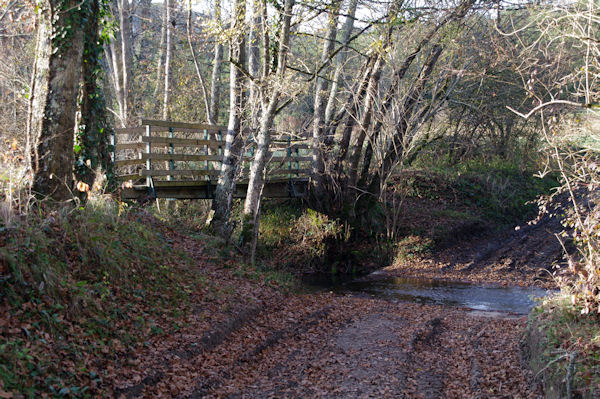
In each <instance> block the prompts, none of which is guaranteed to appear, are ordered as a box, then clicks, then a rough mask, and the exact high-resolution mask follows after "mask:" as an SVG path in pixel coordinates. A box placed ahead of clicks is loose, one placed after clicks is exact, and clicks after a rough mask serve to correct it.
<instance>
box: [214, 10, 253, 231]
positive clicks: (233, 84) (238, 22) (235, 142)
mask: <svg viewBox="0 0 600 399" xmlns="http://www.w3.org/2000/svg"><path fill="white" fill-rule="evenodd" d="M245 15H246V0H234V3H233V12H232V17H231V27H230V29H231V32H232V33H231V37H232V38H231V42H230V46H229V48H230V65H231V66H230V70H229V123H228V125H227V135H226V136H225V149H224V151H223V162H222V164H221V173H220V175H219V181H218V182H217V187H216V190H215V197H214V200H213V202H212V210H213V217H212V220H211V226H212V227H213V228H214V229H215V230H217V231H218V232H220V234H222V235H223V236H225V237H229V235H230V230H231V229H230V227H231V226H230V224H229V215H230V212H231V204H232V202H233V194H234V192H235V183H236V171H237V167H238V164H239V161H240V157H241V149H242V140H241V135H240V133H241V127H242V112H243V108H244V103H245V96H244V92H243V88H242V83H243V75H242V71H241V69H243V68H245V64H246V36H245V32H244V27H245Z"/></svg>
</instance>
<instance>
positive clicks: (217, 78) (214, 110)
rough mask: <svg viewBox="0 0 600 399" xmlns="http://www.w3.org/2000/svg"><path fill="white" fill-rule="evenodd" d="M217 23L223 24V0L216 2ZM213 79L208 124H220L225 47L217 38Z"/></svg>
mask: <svg viewBox="0 0 600 399" xmlns="http://www.w3.org/2000/svg"><path fill="white" fill-rule="evenodd" d="M215 21H216V23H218V24H220V23H221V0H215ZM215 39H216V42H215V51H214V53H215V54H214V57H213V69H212V78H211V80H210V106H209V108H210V113H209V115H208V123H210V124H213V125H216V124H218V123H219V100H220V97H221V65H222V64H223V45H222V44H221V43H220V42H219V40H218V38H215Z"/></svg>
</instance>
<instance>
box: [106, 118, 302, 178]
mask: <svg viewBox="0 0 600 399" xmlns="http://www.w3.org/2000/svg"><path fill="white" fill-rule="evenodd" d="M141 125H142V126H140V127H134V128H123V129H115V135H114V136H113V145H114V150H115V152H114V154H113V157H114V158H113V160H114V165H115V167H116V171H117V176H118V179H119V180H122V181H128V182H130V184H131V185H135V184H137V185H144V186H147V187H155V186H162V187H168V186H193V185H203V184H207V183H210V182H211V181H213V182H214V181H215V180H216V179H217V178H218V176H219V172H220V169H221V162H222V159H223V149H224V148H225V141H224V137H225V133H226V131H227V130H226V127H225V126H215V125H208V124H200V123H182V122H170V121H158V120H148V119H143V120H142V122H141ZM271 148H272V157H271V159H270V162H269V168H268V170H267V180H268V181H269V180H276V179H289V178H293V177H304V176H306V175H307V174H308V172H309V162H310V160H311V157H310V154H309V149H310V147H309V144H308V142H306V141H298V140H292V139H291V138H290V137H289V136H287V137H283V138H281V137H279V138H276V139H274V140H273V141H272V144H271ZM254 151H255V147H254V145H250V146H249V147H248V148H247V149H246V151H245V153H244V154H243V157H242V167H241V176H239V177H238V181H242V182H243V181H244V180H247V178H248V171H249V168H250V165H251V163H252V160H253V156H254Z"/></svg>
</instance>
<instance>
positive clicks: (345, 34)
mask: <svg viewBox="0 0 600 399" xmlns="http://www.w3.org/2000/svg"><path fill="white" fill-rule="evenodd" d="M357 5H358V0H350V4H348V10H347V11H346V20H345V21H344V26H343V27H342V32H341V33H342V37H341V42H342V45H343V46H344V49H343V50H342V51H340V52H339V53H338V55H337V56H336V57H335V72H334V74H333V79H332V82H331V90H330V91H329V99H328V100H327V108H325V125H327V126H329V124H330V123H331V119H332V118H333V114H334V112H335V102H336V100H337V94H338V88H339V86H340V85H341V84H342V72H343V71H344V63H345V61H346V57H347V55H348V51H347V46H348V42H349V40H350V35H351V34H352V29H354V19H355V18H354V15H355V14H356V7H357ZM334 133H335V132H328V134H327V135H326V137H325V144H326V145H327V146H330V145H331V143H333V134H334Z"/></svg>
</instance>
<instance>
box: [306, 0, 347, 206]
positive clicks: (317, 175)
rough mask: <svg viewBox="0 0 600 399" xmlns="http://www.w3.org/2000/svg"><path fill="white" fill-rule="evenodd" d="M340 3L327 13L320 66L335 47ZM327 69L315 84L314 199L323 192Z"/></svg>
mask: <svg viewBox="0 0 600 399" xmlns="http://www.w3.org/2000/svg"><path fill="white" fill-rule="evenodd" d="M339 7H340V1H339V0H336V1H335V3H334V4H333V5H332V9H331V10H330V12H329V20H328V25H327V34H326V37H325V42H324V43H323V51H322V53H321V62H320V64H319V65H320V66H322V65H324V64H326V63H329V62H330V55H331V53H332V52H333V48H334V45H335V37H336V34H337V22H338V16H337V13H338V11H339ZM327 71H328V68H325V67H323V68H321V70H320V71H319V72H318V75H317V77H316V82H315V104H314V114H313V115H314V116H313V134H312V139H313V140H312V145H313V160H312V179H313V189H314V196H315V198H320V197H321V196H322V193H323V192H324V191H325V158H326V153H325V147H324V146H325V140H324V130H325V101H326V99H327V87H328V81H327V79H325V78H324V77H322V75H321V74H326V73H327Z"/></svg>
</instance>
